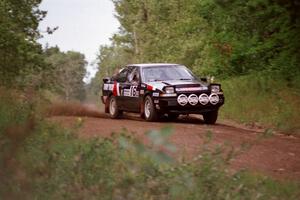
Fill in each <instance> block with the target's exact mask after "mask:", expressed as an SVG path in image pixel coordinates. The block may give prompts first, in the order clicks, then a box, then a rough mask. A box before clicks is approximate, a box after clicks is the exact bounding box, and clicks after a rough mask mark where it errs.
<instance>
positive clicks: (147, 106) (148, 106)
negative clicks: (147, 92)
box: [144, 96, 158, 121]
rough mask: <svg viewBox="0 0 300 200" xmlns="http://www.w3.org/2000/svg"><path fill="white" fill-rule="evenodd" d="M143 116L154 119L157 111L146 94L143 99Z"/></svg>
mask: <svg viewBox="0 0 300 200" xmlns="http://www.w3.org/2000/svg"><path fill="white" fill-rule="evenodd" d="M144 117H145V120H147V121H156V120H157V119H158V113H157V111H156V110H155V107H154V103H153V101H152V98H151V97H150V96H146V98H145V101H144Z"/></svg>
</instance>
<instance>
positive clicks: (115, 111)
mask: <svg viewBox="0 0 300 200" xmlns="http://www.w3.org/2000/svg"><path fill="white" fill-rule="evenodd" d="M108 108H109V109H108V110H109V116H110V118H112V119H117V118H119V117H120V116H121V115H122V111H120V110H119V108H118V105H117V100H116V97H114V96H111V97H110V98H109V107H108Z"/></svg>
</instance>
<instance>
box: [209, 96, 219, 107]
mask: <svg viewBox="0 0 300 200" xmlns="http://www.w3.org/2000/svg"><path fill="white" fill-rule="evenodd" d="M209 101H210V103H211V104H212V105H216V104H217V103H219V101H220V98H219V96H218V95H217V94H211V95H210V96H209Z"/></svg>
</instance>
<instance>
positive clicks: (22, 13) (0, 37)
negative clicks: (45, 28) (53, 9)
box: [0, 0, 46, 86]
mask: <svg viewBox="0 0 300 200" xmlns="http://www.w3.org/2000/svg"><path fill="white" fill-rule="evenodd" d="M40 2H41V0H30V1H27V0H26V1H25V0H20V1H16V0H1V1H0V84H1V85H8V86H12V85H13V84H21V85H22V84H24V81H25V80H24V78H25V77H26V75H28V74H37V73H38V72H41V70H42V69H43V68H44V67H46V65H45V64H44V63H43V56H42V48H41V45H40V44H38V43H37V42H36V40H37V39H38V38H39V37H40V33H39V30H38V24H39V22H40V21H41V20H42V19H43V18H44V17H45V15H46V12H44V11H41V10H39V9H38V6H39V4H40Z"/></svg>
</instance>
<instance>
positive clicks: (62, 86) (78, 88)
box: [45, 47, 87, 101]
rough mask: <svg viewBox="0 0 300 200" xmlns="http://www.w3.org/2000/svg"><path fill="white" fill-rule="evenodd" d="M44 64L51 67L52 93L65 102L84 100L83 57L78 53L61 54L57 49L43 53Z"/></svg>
mask: <svg viewBox="0 0 300 200" xmlns="http://www.w3.org/2000/svg"><path fill="white" fill-rule="evenodd" d="M45 55H46V63H48V64H50V65H51V66H52V69H53V70H51V71H50V73H49V75H50V77H51V78H50V79H51V84H50V85H51V86H50V87H51V88H52V91H54V92H56V93H58V94H60V95H61V96H62V97H63V98H64V99H65V100H67V101H68V100H71V99H78V100H81V101H82V100H84V98H85V86H84V82H83V78H84V76H85V74H86V68H85V67H86V65H87V62H86V61H85V58H84V55H83V54H81V53H79V52H74V51H68V52H66V53H65V52H61V51H60V50H59V48H58V47H52V48H49V49H47V50H46V51H45Z"/></svg>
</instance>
